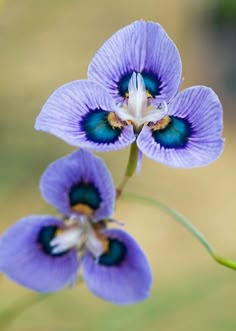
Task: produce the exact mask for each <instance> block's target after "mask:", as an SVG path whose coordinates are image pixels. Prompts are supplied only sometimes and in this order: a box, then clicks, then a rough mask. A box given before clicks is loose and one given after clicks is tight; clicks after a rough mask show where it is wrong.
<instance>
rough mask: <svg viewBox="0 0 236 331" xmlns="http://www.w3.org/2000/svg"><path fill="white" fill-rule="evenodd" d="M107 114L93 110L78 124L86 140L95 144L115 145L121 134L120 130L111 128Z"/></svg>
mask: <svg viewBox="0 0 236 331" xmlns="http://www.w3.org/2000/svg"><path fill="white" fill-rule="evenodd" d="M108 115H109V112H107V111H105V110H102V109H95V110H93V111H90V112H89V113H87V114H86V115H85V117H84V118H83V119H82V121H81V122H80V125H81V127H82V129H83V131H84V132H85V134H86V138H87V139H88V140H90V141H92V142H95V143H100V144H102V143H107V144H110V143H115V142H116V141H117V140H118V139H119V137H120V134H121V132H122V128H118V127H113V126H112V125H111V124H110V123H109V121H108Z"/></svg>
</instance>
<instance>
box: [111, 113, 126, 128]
mask: <svg viewBox="0 0 236 331" xmlns="http://www.w3.org/2000/svg"><path fill="white" fill-rule="evenodd" d="M107 120H108V122H109V123H110V124H111V126H112V127H113V128H119V129H121V128H122V127H123V124H122V121H121V120H120V119H119V117H118V116H117V115H116V113H114V112H110V113H109V115H108V116H107Z"/></svg>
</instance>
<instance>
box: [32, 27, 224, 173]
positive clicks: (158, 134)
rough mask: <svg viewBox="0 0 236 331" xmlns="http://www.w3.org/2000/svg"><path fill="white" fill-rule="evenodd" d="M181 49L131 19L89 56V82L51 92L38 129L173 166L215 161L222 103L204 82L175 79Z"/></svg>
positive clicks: (162, 33) (220, 144) (92, 146)
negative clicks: (130, 150)
mask: <svg viewBox="0 0 236 331" xmlns="http://www.w3.org/2000/svg"><path fill="white" fill-rule="evenodd" d="M181 67H182V66H181V59H180V55H179V52H178V50H177V48H176V46H175V44H174V43H173V41H172V40H171V39H170V38H169V37H168V35H167V33H166V32H165V31H164V30H163V28H162V27H161V26H160V25H159V24H157V23H153V22H145V21H137V22H134V23H133V24H131V25H129V26H127V27H124V28H123V29H121V30H119V31H118V32H116V33H115V34H114V35H113V36H112V37H111V38H109V39H108V40H107V41H106V42H105V44H104V45H103V46H102V47H101V48H100V49H99V50H98V52H97V53H96V54H95V56H94V58H93V59H92V61H91V63H90V65H89V69H88V78H89V80H88V81H87V80H82V81H74V82H71V83H68V84H66V85H64V86H62V87H60V88H59V89H57V90H56V91H55V92H54V93H53V94H52V95H51V96H50V97H49V99H48V100H47V102H46V103H45V105H44V107H43V109H42V111H41V113H40V114H39V116H38V118H37V120H36V129H38V130H42V131H47V132H49V133H52V134H54V135H56V136H58V137H60V138H62V139H64V140H65V141H66V142H68V143H70V144H72V145H75V146H80V147H83V148H86V149H90V150H94V151H111V150H117V149H120V148H124V147H126V146H128V145H129V144H131V143H132V142H134V141H135V140H136V142H137V145H138V148H139V150H140V152H141V153H144V154H145V155H146V156H148V157H149V158H151V159H153V160H155V161H158V162H161V163H163V164H165V165H168V166H172V167H183V168H191V167H196V166H203V165H207V164H208V163H210V162H212V161H214V160H215V159H217V158H218V157H219V156H220V154H221V152H222V150H223V147H224V141H223V139H222V138H221V134H222V129H223V120H222V106H221V103H220V101H219V99H218V97H217V95H216V94H215V93H214V92H213V91H212V90H211V89H210V88H208V87H205V86H193V87H190V88H187V89H185V90H184V91H183V92H181V93H178V89H179V87H180V84H181V75H182V74H181V70H182V68H181Z"/></svg>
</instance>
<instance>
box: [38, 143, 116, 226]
mask: <svg viewBox="0 0 236 331" xmlns="http://www.w3.org/2000/svg"><path fill="white" fill-rule="evenodd" d="M40 190H41V193H42V196H43V197H44V199H45V200H46V201H47V202H48V203H50V204H51V205H53V206H55V207H56V208H57V209H58V211H59V212H61V213H62V214H64V215H70V214H72V213H76V212H78V213H79V214H87V212H89V213H90V212H91V213H92V214H90V215H89V216H91V215H92V217H93V219H95V220H100V219H103V218H107V217H110V216H111V215H112V213H113V208H114V202H115V188H114V185H113V181H112V177H111V174H110V172H109V170H108V169H107V167H106V165H105V163H104V162H103V160H102V159H100V158H99V157H96V156H94V155H92V154H91V153H89V152H87V151H85V150H82V149H80V150H78V151H76V152H74V153H71V154H69V155H67V156H64V157H62V158H60V159H59V160H56V161H54V162H53V163H51V164H50V165H49V166H48V168H47V169H46V170H45V172H44V173H43V175H42V177H41V181H40Z"/></svg>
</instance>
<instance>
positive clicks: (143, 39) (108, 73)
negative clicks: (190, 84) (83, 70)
mask: <svg viewBox="0 0 236 331" xmlns="http://www.w3.org/2000/svg"><path fill="white" fill-rule="evenodd" d="M181 70H182V66H181V60H180V55H179V52H178V50H177V48H176V46H175V44H174V43H173V41H172V40H171V39H170V38H169V37H168V35H167V33H166V32H165V31H164V29H163V28H162V27H161V26H160V25H159V24H157V23H153V22H145V21H136V22H134V23H132V24H130V25H128V26H126V27H124V28H123V29H121V30H119V31H118V32H116V33H115V34H114V35H113V36H111V37H110V38H109V39H108V40H107V41H106V42H105V43H104V45H103V46H102V47H101V48H100V49H99V50H98V52H97V53H96V54H95V56H94V58H93V59H92V61H91V63H90V65H89V68H88V78H89V79H91V80H94V81H96V82H98V83H100V84H102V85H103V86H105V87H106V88H107V89H108V90H109V92H110V94H111V95H112V96H113V97H114V98H115V99H116V100H117V101H118V102H122V101H123V99H124V97H125V96H126V95H127V92H128V86H129V82H130V79H131V77H132V74H133V72H136V73H141V74H142V77H143V79H144V83H145V86H146V89H147V91H148V92H149V94H150V95H151V96H152V97H153V98H154V99H155V100H157V101H158V102H160V101H167V102H168V101H169V100H170V99H171V98H172V97H173V96H174V95H175V94H176V92H177V90H178V88H179V85H180V81H181Z"/></svg>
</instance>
